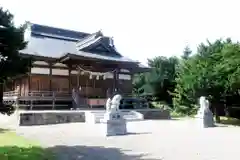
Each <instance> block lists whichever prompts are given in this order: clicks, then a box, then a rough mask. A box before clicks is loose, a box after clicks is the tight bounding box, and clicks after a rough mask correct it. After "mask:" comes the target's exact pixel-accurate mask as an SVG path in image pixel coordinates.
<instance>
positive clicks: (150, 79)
mask: <svg viewBox="0 0 240 160" xmlns="http://www.w3.org/2000/svg"><path fill="white" fill-rule="evenodd" d="M177 64H178V58H176V57H170V58H166V57H161V56H159V57H155V58H153V59H149V60H148V65H149V66H150V67H151V68H152V71H151V72H149V73H145V74H140V75H138V76H136V77H135V78H134V81H133V86H134V88H135V91H138V93H141V94H148V95H149V94H152V96H153V97H155V99H156V100H157V101H165V102H166V103H168V104H172V95H171V92H173V91H174V88H175V69H176V65H177Z"/></svg>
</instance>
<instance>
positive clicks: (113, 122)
mask: <svg viewBox="0 0 240 160" xmlns="http://www.w3.org/2000/svg"><path fill="white" fill-rule="evenodd" d="M100 122H101V125H102V126H101V127H102V129H103V133H104V135H105V136H116V135H125V134H127V125H126V120H125V119H124V118H123V117H122V114H121V112H120V111H116V112H106V113H105V115H104V118H103V119H101V120H100Z"/></svg>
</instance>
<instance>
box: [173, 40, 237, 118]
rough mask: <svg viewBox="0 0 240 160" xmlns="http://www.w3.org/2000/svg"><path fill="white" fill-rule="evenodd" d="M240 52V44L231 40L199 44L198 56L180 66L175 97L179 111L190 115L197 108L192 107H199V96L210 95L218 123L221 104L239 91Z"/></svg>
mask: <svg viewBox="0 0 240 160" xmlns="http://www.w3.org/2000/svg"><path fill="white" fill-rule="evenodd" d="M239 53H240V45H239V43H233V42H232V41H231V40H230V39H227V40H225V41H222V40H221V39H220V40H216V41H215V42H214V43H211V42H209V41H207V44H203V43H202V44H200V45H199V47H198V50H197V54H196V55H194V56H192V57H190V58H189V59H187V60H185V61H183V62H182V63H181V64H180V67H179V70H178V74H177V78H176V83H177V85H176V88H175V94H174V104H175V106H176V109H177V110H179V111H181V112H184V113H191V112H193V110H194V109H195V108H194V106H193V105H192V104H196V103H197V99H198V98H199V97H200V96H207V97H208V98H209V99H210V101H211V104H212V107H213V111H214V112H215V115H216V118H217V119H218V120H219V117H218V112H219V110H221V109H222V108H221V106H222V105H221V104H222V103H225V102H226V99H227V97H228V96H230V95H231V96H232V95H236V92H237V91H238V89H239V88H240V83H239V82H240V76H239V71H240V67H239V65H238V62H239V61H240V54H239ZM181 105H184V106H185V107H181ZM186 106H187V107H186Z"/></svg>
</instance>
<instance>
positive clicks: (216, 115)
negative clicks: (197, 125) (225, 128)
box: [214, 105, 220, 123]
mask: <svg viewBox="0 0 240 160" xmlns="http://www.w3.org/2000/svg"><path fill="white" fill-rule="evenodd" d="M214 114H215V120H216V122H217V123H220V116H219V113H218V109H217V105H215V106H214Z"/></svg>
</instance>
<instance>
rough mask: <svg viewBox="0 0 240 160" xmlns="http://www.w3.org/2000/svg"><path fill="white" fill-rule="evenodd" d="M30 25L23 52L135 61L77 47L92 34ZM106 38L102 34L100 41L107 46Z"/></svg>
mask: <svg viewBox="0 0 240 160" xmlns="http://www.w3.org/2000/svg"><path fill="white" fill-rule="evenodd" d="M30 26H31V27H30V30H31V32H30V37H29V39H28V40H27V41H28V45H27V47H26V48H25V49H24V50H22V51H21V52H22V53H24V54H30V55H36V56H44V57H51V58H60V57H62V56H63V55H66V54H68V53H70V54H74V55H78V56H80V57H81V56H82V57H89V58H96V59H103V60H110V61H121V62H133V63H136V61H133V60H131V59H129V58H126V57H124V56H122V55H120V54H119V53H117V52H116V53H117V54H116V53H114V52H108V53H106V54H105V53H104V51H103V52H102V53H97V52H96V53H90V50H89V51H86V50H85V51H82V50H79V49H78V48H77V43H78V42H81V40H84V39H87V37H91V35H92V34H88V33H83V32H77V31H71V30H66V29H60V28H54V27H49V26H43V25H38V24H31V25H30ZM100 36H101V35H100ZM107 38H108V37H104V36H103V37H102V41H101V43H103V44H105V43H108V44H107V45H108V46H107V47H109V46H110V45H109V38H108V40H107ZM107 41H108V42H107ZM90 44H91V43H90ZM91 45H92V44H91ZM93 46H94V45H93ZM97 47H99V46H95V48H93V49H97ZM101 47H102V46H101ZM116 55H118V56H116Z"/></svg>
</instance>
